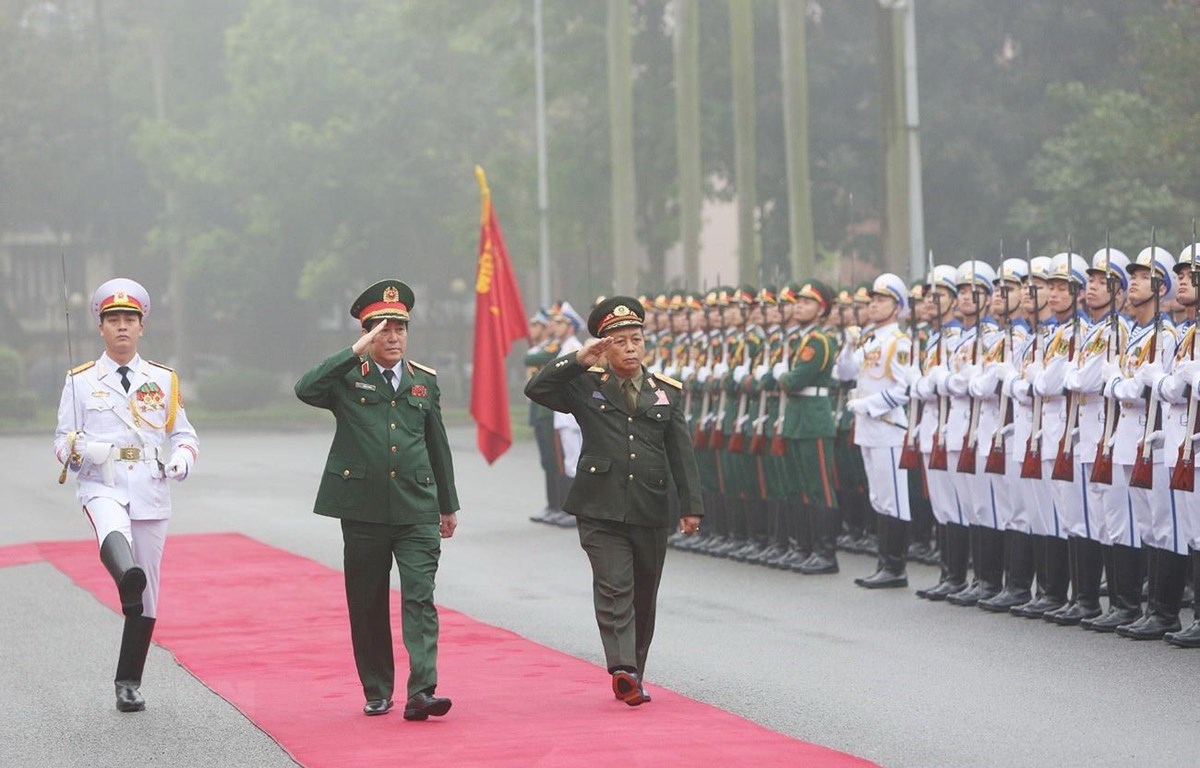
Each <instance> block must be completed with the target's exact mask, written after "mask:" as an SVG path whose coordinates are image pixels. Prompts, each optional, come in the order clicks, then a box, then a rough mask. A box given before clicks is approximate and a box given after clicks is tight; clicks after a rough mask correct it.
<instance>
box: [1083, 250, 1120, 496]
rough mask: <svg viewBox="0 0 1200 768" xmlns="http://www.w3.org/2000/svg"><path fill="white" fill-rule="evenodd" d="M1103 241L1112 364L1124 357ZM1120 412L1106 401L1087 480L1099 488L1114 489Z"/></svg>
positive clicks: (1106, 352) (1107, 349)
mask: <svg viewBox="0 0 1200 768" xmlns="http://www.w3.org/2000/svg"><path fill="white" fill-rule="evenodd" d="M1104 241H1105V245H1104V281H1105V285H1106V287H1107V289H1108V344H1107V345H1106V347H1105V350H1104V359H1105V360H1106V361H1108V362H1110V363H1111V362H1112V361H1113V356H1114V355H1115V356H1116V357H1117V359H1118V360H1120V359H1121V357H1122V356H1123V353H1122V351H1121V318H1120V315H1118V314H1117V290H1118V289H1117V277H1116V275H1114V274H1113V273H1112V264H1111V262H1110V260H1109V256H1108V235H1107V234H1105V236H1104ZM1120 408H1121V404H1120V402H1119V401H1118V400H1117V398H1115V397H1105V398H1104V432H1103V434H1101V436H1100V442H1099V443H1097V444H1096V458H1094V459H1093V460H1092V474H1091V476H1089V477H1088V479H1089V480H1091V481H1092V482H1093V483H1097V484H1099V485H1112V481H1113V465H1112V448H1113V434H1114V433H1115V432H1116V430H1117V420H1118V419H1119V418H1120V416H1121V412H1120Z"/></svg>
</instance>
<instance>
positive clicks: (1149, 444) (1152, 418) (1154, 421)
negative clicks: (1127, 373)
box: [1129, 390, 1162, 488]
mask: <svg viewBox="0 0 1200 768" xmlns="http://www.w3.org/2000/svg"><path fill="white" fill-rule="evenodd" d="M1159 429H1162V409H1161V408H1159V406H1158V393H1157V392H1155V391H1153V390H1152V391H1151V392H1150V399H1149V400H1147V401H1146V427H1145V429H1143V430H1142V439H1141V440H1139V441H1138V447H1137V455H1136V456H1135V457H1134V459H1133V470H1132V471H1131V472H1130V474H1129V487H1131V488H1153V487H1154V443H1153V441H1152V440H1151V435H1152V434H1153V433H1154V431H1155V430H1159Z"/></svg>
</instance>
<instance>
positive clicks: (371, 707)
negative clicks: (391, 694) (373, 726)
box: [363, 699, 392, 715]
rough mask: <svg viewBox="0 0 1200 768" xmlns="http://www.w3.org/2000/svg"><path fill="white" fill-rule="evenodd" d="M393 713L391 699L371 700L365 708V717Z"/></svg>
mask: <svg viewBox="0 0 1200 768" xmlns="http://www.w3.org/2000/svg"><path fill="white" fill-rule="evenodd" d="M391 711H392V700H391V699H371V700H370V701H368V702H367V703H366V705H365V706H363V714H364V715H386V714H387V713H388V712H391Z"/></svg>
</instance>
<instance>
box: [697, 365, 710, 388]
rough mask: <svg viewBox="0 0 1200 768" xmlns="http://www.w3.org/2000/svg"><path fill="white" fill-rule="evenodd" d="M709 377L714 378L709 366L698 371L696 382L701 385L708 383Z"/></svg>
mask: <svg viewBox="0 0 1200 768" xmlns="http://www.w3.org/2000/svg"><path fill="white" fill-rule="evenodd" d="M709 376H712V368H710V367H709V366H707V365H706V366H704V367H703V368H701V369H700V370H698V371H696V381H698V382H700V383H701V384H703V383H704V382H706V381H708V377H709Z"/></svg>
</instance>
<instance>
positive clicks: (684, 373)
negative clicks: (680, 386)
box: [679, 365, 696, 381]
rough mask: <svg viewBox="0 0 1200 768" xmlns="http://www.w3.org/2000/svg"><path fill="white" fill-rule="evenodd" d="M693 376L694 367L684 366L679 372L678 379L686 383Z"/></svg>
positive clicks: (694, 373) (694, 372)
mask: <svg viewBox="0 0 1200 768" xmlns="http://www.w3.org/2000/svg"><path fill="white" fill-rule="evenodd" d="M695 375H696V367H695V366H692V365H685V366H683V369H682V370H680V371H679V378H680V379H681V380H683V381H688V380H690V379H691V378H692V377H693V376H695Z"/></svg>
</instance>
